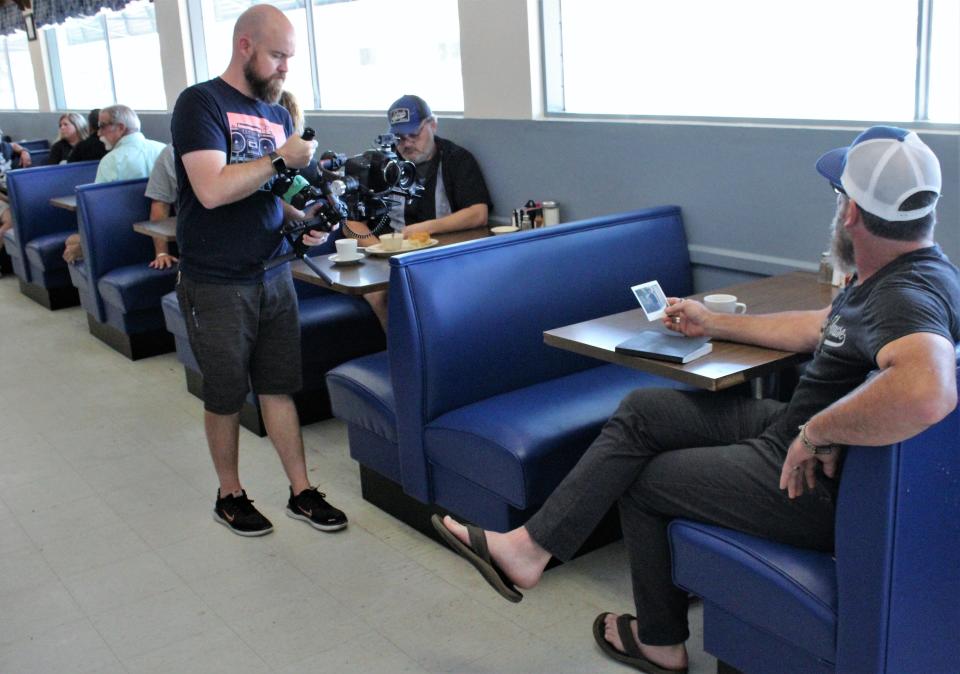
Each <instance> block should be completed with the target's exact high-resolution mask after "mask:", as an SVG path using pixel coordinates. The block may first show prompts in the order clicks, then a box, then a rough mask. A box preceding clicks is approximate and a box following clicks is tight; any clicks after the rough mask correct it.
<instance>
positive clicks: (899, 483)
mask: <svg viewBox="0 0 960 674" xmlns="http://www.w3.org/2000/svg"><path fill="white" fill-rule="evenodd" d="M957 378H958V380H960V371H958V372H957ZM836 540H837V545H836V557H837V586H838V604H839V610H840V615H839V620H838V634H837V642H838V644H839V648H838V652H837V671H838V672H891V673H892V672H955V671H958V669H960V410H954V411H953V412H952V414H951V415H950V416H948V417H947V418H946V419H944V420H943V421H941V422H940V423H939V424H937V425H935V426H933V427H931V428H929V429H928V430H926V431H924V432H923V433H921V434H920V435H918V436H916V437H914V438H911V439H910V440H906V441H904V442H901V443H899V444H896V445H892V446H888V447H851V448H850V450H849V452H848V454H847V457H846V459H845V462H844V467H843V479H842V480H841V483H840V496H839V500H838V503H837V532H836Z"/></svg>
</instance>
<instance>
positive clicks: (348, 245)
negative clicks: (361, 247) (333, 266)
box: [336, 239, 357, 260]
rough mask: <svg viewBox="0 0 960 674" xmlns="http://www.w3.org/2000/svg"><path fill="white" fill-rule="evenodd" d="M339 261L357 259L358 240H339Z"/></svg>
mask: <svg viewBox="0 0 960 674" xmlns="http://www.w3.org/2000/svg"><path fill="white" fill-rule="evenodd" d="M336 246H337V259H339V260H353V259H354V258H356V257H357V240H356V239H337V242H336Z"/></svg>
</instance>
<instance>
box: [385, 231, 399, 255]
mask: <svg viewBox="0 0 960 674" xmlns="http://www.w3.org/2000/svg"><path fill="white" fill-rule="evenodd" d="M380 244H381V245H382V246H383V249H384V250H389V251H394V250H400V249H401V248H403V234H401V233H400V232H394V233H392V234H381V235H380Z"/></svg>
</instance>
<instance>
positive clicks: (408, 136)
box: [394, 117, 430, 143]
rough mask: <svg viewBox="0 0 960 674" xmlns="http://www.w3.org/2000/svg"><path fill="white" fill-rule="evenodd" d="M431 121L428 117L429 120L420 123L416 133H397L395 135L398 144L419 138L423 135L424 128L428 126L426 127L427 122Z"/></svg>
mask: <svg viewBox="0 0 960 674" xmlns="http://www.w3.org/2000/svg"><path fill="white" fill-rule="evenodd" d="M429 121H430V118H429V117H428V118H427V119H425V120H423V121H422V122H420V126H419V127H417V130H416V131H414V132H413V133H396V134H394V135H395V136H396V137H397V142H398V143H402V142H403V141H405V140H416V139H417V138H419V137H420V134H421V133H423V127H424V126H426V125H427V122H429Z"/></svg>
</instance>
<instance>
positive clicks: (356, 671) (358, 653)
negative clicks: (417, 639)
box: [277, 634, 426, 674]
mask: <svg viewBox="0 0 960 674" xmlns="http://www.w3.org/2000/svg"><path fill="white" fill-rule="evenodd" d="M305 671H314V672H323V673H324V674H326V673H327V672H330V674H334V673H336V674H423V673H424V672H425V671H426V670H424V669H423V668H422V667H420V666H419V665H418V664H417V663H415V662H414V661H413V660H411V659H410V658H409V657H407V655H406V654H405V653H404V652H403V651H401V650H400V649H399V648H397V647H396V646H395V645H394V644H392V643H391V642H390V641H389V640H388V639H386V638H384V637H383V636H382V635H379V634H373V635H369V634H360V635H357V636H356V637H355V638H353V639H350V640H349V641H344V642H343V643H340V644H337V645H336V646H335V647H334V648H333V649H331V650H328V651H325V652H324V653H323V656H322V657H319V658H318V657H310V658H307V659H306V660H303V661H301V662H298V663H294V664H292V665H290V666H288V667H284V668H282V669H278V670H277V674H303V672H305Z"/></svg>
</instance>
